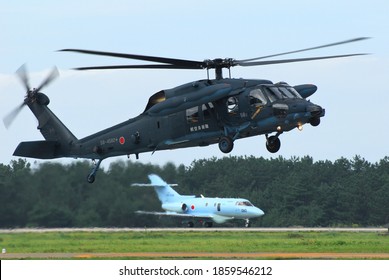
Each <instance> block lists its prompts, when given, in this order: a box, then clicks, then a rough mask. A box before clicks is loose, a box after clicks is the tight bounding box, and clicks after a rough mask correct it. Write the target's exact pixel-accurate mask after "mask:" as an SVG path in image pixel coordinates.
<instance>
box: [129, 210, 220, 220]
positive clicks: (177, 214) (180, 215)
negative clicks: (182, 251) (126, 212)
mask: <svg viewBox="0 0 389 280" xmlns="http://www.w3.org/2000/svg"><path fill="white" fill-rule="evenodd" d="M135 213H137V214H147V215H156V216H176V217H191V218H209V219H212V218H213V217H214V215H211V214H185V213H176V212H148V211H135Z"/></svg>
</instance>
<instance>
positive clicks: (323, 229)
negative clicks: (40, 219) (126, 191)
mask: <svg viewBox="0 0 389 280" xmlns="http://www.w3.org/2000/svg"><path fill="white" fill-rule="evenodd" d="M77 231H78V232H126V231H127V232H133V231H135V232H140V231H150V232H152V231H154V232H155V231H180V232H185V231H199V232H201V231H204V232H217V231H254V232H307V231H313V232H331V231H333V232H380V233H385V232H387V233H389V229H388V228H384V227H380V228H332V227H312V228H306V227H287V228H225V227H223V228H222V227H213V228H185V227H180V228H16V229H0V234H1V233H28V232H30V233H32V232H77Z"/></svg>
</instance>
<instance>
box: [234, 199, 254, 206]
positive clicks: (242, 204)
mask: <svg viewBox="0 0 389 280" xmlns="http://www.w3.org/2000/svg"><path fill="white" fill-rule="evenodd" d="M236 205H238V206H253V205H252V204H251V202H250V201H247V200H246V201H244V200H243V201H238V202H236Z"/></svg>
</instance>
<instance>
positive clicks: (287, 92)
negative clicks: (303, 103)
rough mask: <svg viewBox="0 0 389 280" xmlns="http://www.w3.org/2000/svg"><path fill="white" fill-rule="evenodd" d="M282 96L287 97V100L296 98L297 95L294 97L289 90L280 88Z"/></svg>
mask: <svg viewBox="0 0 389 280" xmlns="http://www.w3.org/2000/svg"><path fill="white" fill-rule="evenodd" d="M278 89H279V90H280V91H281V93H282V95H283V96H285V97H286V98H296V96H295V95H293V94H292V93H291V92H290V91H289V90H288V89H287V88H283V87H280V88H278Z"/></svg>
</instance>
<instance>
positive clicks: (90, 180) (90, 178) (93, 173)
mask: <svg viewBox="0 0 389 280" xmlns="http://www.w3.org/2000/svg"><path fill="white" fill-rule="evenodd" d="M102 161H103V160H102V159H99V161H98V162H97V163H96V162H95V160H93V163H94V165H95V166H94V167H93V169H92V171H91V173H89V175H88V177H87V181H88V183H90V184H92V183H93V182H94V181H95V179H96V173H97V170H99V167H100V163H101V162H102Z"/></svg>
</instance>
